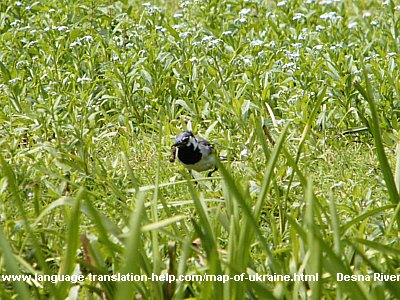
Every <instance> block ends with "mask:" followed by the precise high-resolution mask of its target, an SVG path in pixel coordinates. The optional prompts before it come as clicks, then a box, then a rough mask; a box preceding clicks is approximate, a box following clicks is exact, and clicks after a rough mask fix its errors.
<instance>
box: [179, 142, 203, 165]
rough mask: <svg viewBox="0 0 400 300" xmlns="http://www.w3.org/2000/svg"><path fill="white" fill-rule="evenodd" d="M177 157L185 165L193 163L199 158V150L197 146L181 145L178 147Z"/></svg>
mask: <svg viewBox="0 0 400 300" xmlns="http://www.w3.org/2000/svg"><path fill="white" fill-rule="evenodd" d="M178 158H179V160H180V161H181V162H183V163H184V164H186V165H193V164H195V163H197V162H199V161H200V160H201V152H200V149H199V148H196V149H194V146H193V145H190V146H189V147H181V148H179V149H178Z"/></svg>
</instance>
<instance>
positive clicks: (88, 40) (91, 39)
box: [81, 35, 93, 43]
mask: <svg viewBox="0 0 400 300" xmlns="http://www.w3.org/2000/svg"><path fill="white" fill-rule="evenodd" d="M81 40H85V41H86V42H89V43H90V42H93V37H92V36H91V35H86V36H84V37H83V38H81Z"/></svg>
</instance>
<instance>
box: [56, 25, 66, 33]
mask: <svg viewBox="0 0 400 300" xmlns="http://www.w3.org/2000/svg"><path fill="white" fill-rule="evenodd" d="M57 29H58V31H60V32H61V31H65V30H67V29H68V27H67V26H60V27H58V28H57Z"/></svg>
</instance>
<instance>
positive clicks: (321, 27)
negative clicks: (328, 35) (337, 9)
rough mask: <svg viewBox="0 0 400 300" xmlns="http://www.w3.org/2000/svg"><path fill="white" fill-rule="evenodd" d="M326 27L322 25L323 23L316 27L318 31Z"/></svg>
mask: <svg viewBox="0 0 400 300" xmlns="http://www.w3.org/2000/svg"><path fill="white" fill-rule="evenodd" d="M324 29H325V26H321V25H317V26H316V27H315V30H317V31H322V30H324Z"/></svg>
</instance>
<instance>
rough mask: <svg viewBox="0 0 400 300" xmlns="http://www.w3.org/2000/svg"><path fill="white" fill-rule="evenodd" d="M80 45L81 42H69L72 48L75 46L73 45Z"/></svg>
mask: <svg viewBox="0 0 400 300" xmlns="http://www.w3.org/2000/svg"><path fill="white" fill-rule="evenodd" d="M78 45H80V43H79V42H72V43H71V44H69V46H70V47H71V48H73V47H75V46H78Z"/></svg>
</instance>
